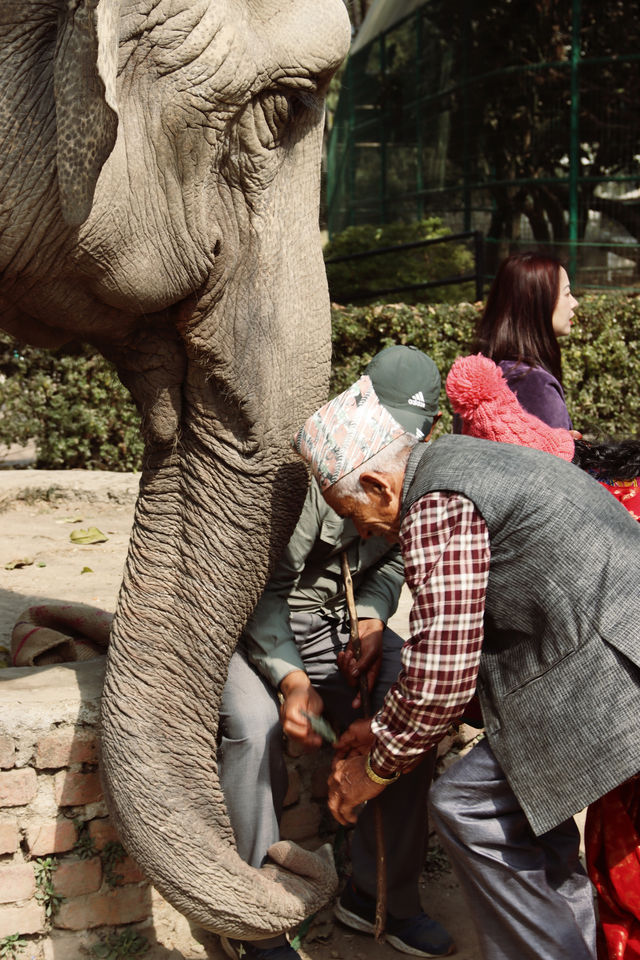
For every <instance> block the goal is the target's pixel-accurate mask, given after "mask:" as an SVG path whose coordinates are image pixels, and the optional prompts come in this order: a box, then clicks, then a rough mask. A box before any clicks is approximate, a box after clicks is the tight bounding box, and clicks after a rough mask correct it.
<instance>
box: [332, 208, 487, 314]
mask: <svg viewBox="0 0 640 960" xmlns="http://www.w3.org/2000/svg"><path fill="white" fill-rule="evenodd" d="M450 235H451V230H450V229H449V228H448V227H445V226H444V224H443V223H442V220H440V219H439V218H438V217H429V218H428V219H427V220H418V221H416V222H414V223H401V222H398V223H388V224H384V225H382V226H374V225H372V224H363V225H361V226H358V227H347V228H346V230H343V231H342V232H341V233H338V234H336V236H335V237H333V238H332V239H331V240H330V241H329V243H328V244H327V245H326V246H325V248H324V257H325V260H329V259H331V258H332V257H346V256H351V255H353V254H356V253H364V252H365V251H368V250H377V249H378V248H380V247H393V246H397V245H398V244H402V243H414V242H416V241H419V240H434V239H436V238H441V237H448V236H450ZM474 272H475V270H474V259H473V252H472V250H470V249H469V246H468V244H465V243H463V242H461V241H454V240H452V241H449V242H447V243H435V244H432V245H430V246H428V247H418V248H416V249H413V250H399V251H398V252H397V253H386V254H384V255H380V256H374V257H364V258H362V259H357V260H347V261H346V263H327V280H328V281H329V290H330V292H331V297H332V299H333V300H336V301H337V302H338V303H353V302H354V301H356V302H358V303H359V304H363V303H381V302H382V303H384V302H385V299H388V297H387V296H386V295H383V296H376V295H375V294H374V295H373V296H371V297H368V298H365V297H363V296H362V294H363V293H365V292H368V291H375V290H386V289H392V288H395V287H402V286H410V285H411V284H415V283H425V282H427V281H431V280H445V279H447V278H448V277H459V276H465V275H468V274H470V273H471V274H473V273H474ZM397 296H400V297H402V300H403V302H404V303H459V302H460V300H466V299H468V298H469V297H473V296H474V283H461V284H452V285H451V286H443V287H440V286H438V287H430V288H427V289H426V290H406V291H403V292H402V293H399V294H397Z"/></svg>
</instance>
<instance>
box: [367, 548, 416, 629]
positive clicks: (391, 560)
mask: <svg viewBox="0 0 640 960" xmlns="http://www.w3.org/2000/svg"><path fill="white" fill-rule="evenodd" d="M403 583H404V564H403V562H402V554H401V552H400V547H394V548H393V549H391V550H389V552H388V553H386V554H385V555H384V557H382V559H381V560H379V561H378V563H377V564H375V566H373V567H371V568H370V569H369V570H367V571H366V572H365V575H364V577H363V579H362V582H361V583H360V584H359V585H358V587H357V589H356V590H355V599H356V611H357V614H358V619H365V618H370V617H373V618H375V619H377V620H382V622H383V623H385V624H386V622H387V621H388V620H389V618H390V617H392V616H393V614H394V613H395V612H396V609H397V607H398V601H399V599H400V592H401V590H402V585H403Z"/></svg>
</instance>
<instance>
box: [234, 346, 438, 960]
mask: <svg viewBox="0 0 640 960" xmlns="http://www.w3.org/2000/svg"><path fill="white" fill-rule="evenodd" d="M367 370H368V372H369V374H370V376H371V377H372V379H373V380H374V382H375V383H376V387H377V389H378V390H379V392H380V396H381V397H382V398H383V399H384V402H385V403H387V405H388V408H389V410H391V411H393V415H394V417H397V418H398V420H399V421H400V422H401V423H402V424H403V427H404V428H405V429H406V430H408V431H409V432H410V433H411V435H412V436H413V437H414V438H416V440H424V439H426V437H427V436H428V434H429V433H430V431H431V429H432V425H433V422H434V420H435V419H436V418H437V416H438V403H439V394H440V375H439V373H438V370H437V368H436V366H435V364H434V363H433V361H432V360H431V359H430V358H429V357H427V356H426V355H425V354H424V353H422V352H421V351H419V350H417V349H415V348H413V347H405V346H393V347H389V348H388V349H387V350H383V351H382V352H381V353H379V354H378V355H377V356H376V357H374V359H373V360H372V361H371V363H370V364H369V366H368V368H367ZM342 551H346V552H347V556H348V560H349V568H350V571H351V575H352V579H353V585H354V591H355V600H356V607H357V613H358V629H359V634H360V640H361V646H362V650H361V659H360V660H359V661H358V662H357V663H356V662H355V660H354V658H353V655H352V652H351V650H350V647H349V622H348V615H347V607H346V599H345V589H344V584H343V581H342V574H341V564H340V555H341V553H342ZM403 582H404V570H403V566H402V559H401V557H400V554H399V550H398V548H397V547H395V546H393V545H392V544H390V543H388V542H387V541H386V540H385V539H383V538H382V537H377V536H372V537H366V538H364V539H361V538H360V537H359V536H358V533H357V531H356V529H355V527H354V526H353V524H352V523H351V522H350V521H348V520H347V521H345V520H341V519H340V517H338V516H336V514H335V513H334V512H333V510H331V509H330V508H329V507H328V506H327V504H326V503H325V501H324V500H323V498H322V496H321V494H320V491H319V489H318V487H317V485H316V484H315V483H312V484H311V487H310V489H309V493H308V495H307V498H306V501H305V504H304V506H303V509H302V514H301V516H300V520H299V522H298V525H297V527H296V529H295V531H294V533H293V535H292V537H291V540H290V541H289V544H288V546H287V549H286V550H285V552H284V554H283V556H282V558H281V560H280V562H279V564H278V567H277V569H276V571H275V573H274V575H273V577H272V578H271V580H270V582H269V584H268V586H267V588H266V590H265V592H264V594H263V596H262V598H261V600H260V601H259V603H258V605H257V606H256V609H255V611H254V613H253V615H252V617H251V619H250V621H249V623H248V624H247V627H246V630H245V634H244V637H243V639H242V641H241V643H240V645H239V648H238V650H237V651H236V653H235V654H234V656H233V657H232V659H231V663H230V665H229V675H228V680H227V684H226V686H225V689H224V693H223V697H222V704H221V707H220V723H221V739H220V749H219V764H220V782H221V784H222V789H223V791H224V795H225V800H226V803H227V808H228V811H229V817H230V819H231V824H232V826H233V830H234V833H235V837H236V842H237V845H238V851H239V853H240V856H241V857H243V858H244V859H245V860H246V861H247V862H248V863H250V864H252V865H253V866H256V867H259V866H261V864H262V862H263V861H264V859H265V856H266V852H267V849H268V847H269V846H270V845H271V844H272V843H274V842H275V841H277V840H278V839H279V828H278V824H279V819H280V814H281V812H282V804H283V800H284V796H285V793H286V787H287V774H286V769H285V763H284V756H283V744H282V731H283V730H284V732H285V733H286V735H287V736H288V737H290V738H292V739H293V740H297V741H298V742H299V743H301V744H303V745H304V746H305V747H307V748H309V747H311V748H315V747H318V746H319V745H320V743H321V740H320V737H319V736H318V735H317V734H315V733H314V732H313V731H312V729H311V727H310V725H309V721H308V719H307V717H306V716H305V714H306V713H309V714H316V715H320V714H322V713H323V711H325V712H326V715H327V716H328V718H329V719H330V720H331V721H332V722H333V723H334V724H335V725H336V726H338V727H340V728H342V729H344V728H345V727H347V726H348V725H349V724H350V723H351V722H352V720H354V719H355V718H356V717H357V716H358V715H359V714H358V710H357V707H358V706H359V696H355V697H354V694H355V690H354V689H353V687H354V686H355V685H356V683H357V680H358V674H359V673H360V672H362V673H366V675H367V679H368V683H369V686H370V688H371V690H372V698H371V699H372V707H373V709H378V708H379V707H380V705H381V704H382V701H383V698H384V695H385V693H386V691H387V690H388V689H389V687H390V686H391V684H392V683H393V682H394V680H395V679H396V677H397V675H398V672H399V670H400V666H401V660H400V651H401V648H402V643H403V641H402V639H401V638H400V637H399V636H398V635H397V634H395V633H394V632H393V631H391V630H389V629H388V628H387V627H386V623H387V620H388V619H389V617H390V616H391V615H392V614H393V613H394V611H395V609H396V606H397V603H398V598H399V595H400V590H401V588H402V584H403ZM256 667H257V670H256ZM258 671H259V672H258ZM278 691H279V692H280V694H281V697H282V700H283V702H282V706H281V708H280V710H279V709H278V702H277V696H276V694H277V692H278ZM279 716H280V719H281V721H282V726H281V725H280V722H279ZM434 759H435V751H434V750H432V751H430V752H429V755H428V756H426V757H425V759H424V761H423V762H422V763H421V764H420V765H419V766H418V767H417V768H416V770H414V771H413V772H412V773H411V774H409V775H408V776H406V777H403V778H402V780H401V781H400V782H399V783H398V787H397V789H396V788H393V789H391V790H389V791H388V793H387V794H385V796H384V798H383V802H382V807H383V817H384V828H385V840H386V851H387V887H388V895H387V906H388V918H387V926H386V931H387V940H388V941H389V943H391V944H392V945H393V946H395V947H397V948H398V949H399V950H402V951H403V952H404V953H410V954H413V955H415V956H422V957H436V956H445V955H447V954H448V953H450V952H451V950H452V948H453V945H452V942H451V938H450V937H449V935H448V934H447V932H446V931H445V930H444V929H443V928H442V927H441V926H440V925H439V924H438V923H436V922H435V921H433V920H431V918H430V917H428V916H427V915H426V914H425V913H424V912H423V911H422V907H421V904H420V897H419V886H418V881H419V877H420V873H421V871H422V869H423V867H424V861H425V855H426V846H427V834H428V827H427V809H426V800H427V791H428V789H429V785H430V783H431V778H432V773H433V764H434ZM351 860H352V866H353V877H352V880H351V882H350V883H349V884H348V886H347V888H346V889H345V891H344V893H343V894H342V897H341V899H340V901H339V903H338V905H337V907H336V915H337V917H338V918H339V919H340V920H341V921H342V922H343V923H346V924H347V925H349V926H350V927H353V928H354V929H356V930H360V931H364V932H367V933H373V931H374V919H375V891H376V844H375V832H374V817H373V811H372V809H371V808H370V809H369V810H367V811H365V812H364V814H363V816H362V817H361V818H360V821H359V822H358V825H357V827H356V829H355V831H354V836H353V843H352V848H351ZM223 946H224V947H225V949H226V950H227V951H228V952H229V951H233V950H234V949H237V948H236V947H235V946H234V944H233V943H230V942H229V941H223ZM243 946H244V950H245V955H246V956H248V957H249V958H262V960H295V958H296V957H297V956H298V954H297V953H296V952H295V950H293V948H292V947H291V946H290V945H289V943H288V942H287V940H286V938H285V937H284V936H282V937H279V938H275V939H271V940H267V941H260V942H259V943H244V944H243Z"/></svg>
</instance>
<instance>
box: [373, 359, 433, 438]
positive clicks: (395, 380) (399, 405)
mask: <svg viewBox="0 0 640 960" xmlns="http://www.w3.org/2000/svg"><path fill="white" fill-rule="evenodd" d="M364 373H366V374H367V376H368V377H369V378H370V379H371V382H372V384H373V388H374V390H375V392H376V394H377V396H378V399H379V400H380V403H381V404H382V405H383V406H384V407H386V409H387V410H388V411H389V413H390V414H391V415H392V416H393V417H394V418H395V419H396V420H397V421H398V423H399V424H400V426H401V427H403V428H404V429H405V430H406V431H407V433H411V434H412V435H413V436H415V437H426V436H427V434H428V433H429V431H430V430H431V425H432V423H433V418H434V417H435V415H436V414H437V413H438V411H439V410H440V373H439V372H438V368H437V367H436V365H435V363H434V362H433V360H432V359H431V357H428V356H427V355H426V353H423V352H422V350H418V348H417V347H413V346H402V345H401V344H397V345H396V346H393V347H387V349H386V350H382V351H381V352H380V353H377V354H376V356H375V357H374V358H373V360H371V362H370V363H369V364H368V365H367V367H366V368H365V370H364Z"/></svg>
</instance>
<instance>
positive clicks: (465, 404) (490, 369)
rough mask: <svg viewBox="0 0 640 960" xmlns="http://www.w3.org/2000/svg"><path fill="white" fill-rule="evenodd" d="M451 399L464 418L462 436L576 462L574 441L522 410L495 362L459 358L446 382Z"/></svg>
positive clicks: (566, 434) (479, 357)
mask: <svg viewBox="0 0 640 960" xmlns="http://www.w3.org/2000/svg"><path fill="white" fill-rule="evenodd" d="M446 390H447V396H448V397H449V400H450V401H451V406H452V407H453V409H454V411H455V412H456V413H458V414H460V416H461V417H462V420H463V428H462V432H463V433H464V434H467V435H468V436H472V437H480V438H481V439H483V440H497V441H499V442H500V443H518V444H520V445H521V446H523V447H535V448H536V449H537V450H544V451H546V453H553V454H555V455H556V456H557V457H562V459H563V460H572V459H573V453H574V443H573V437H572V436H571V434H570V432H569V431H568V430H565V429H563V428H562V427H549V426H548V425H547V424H546V423H544V421H542V420H539V419H538V418H537V417H534V416H533V415H532V414H531V413H527V411H526V410H525V409H524V408H523V407H521V406H520V403H519V401H518V398H517V397H516V395H515V393H513V392H512V391H511V389H510V388H509V385H508V383H507V381H506V380H505V379H504V377H503V376H502V370H501V369H500V367H498V366H496V364H495V363H494V362H493V360H489V358H488V357H483V356H482V354H481V353H478V354H476V355H475V356H471V357H458V359H457V360H456V361H455V363H454V364H453V366H452V367H451V370H450V371H449V375H448V377H447V382H446Z"/></svg>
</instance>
